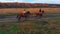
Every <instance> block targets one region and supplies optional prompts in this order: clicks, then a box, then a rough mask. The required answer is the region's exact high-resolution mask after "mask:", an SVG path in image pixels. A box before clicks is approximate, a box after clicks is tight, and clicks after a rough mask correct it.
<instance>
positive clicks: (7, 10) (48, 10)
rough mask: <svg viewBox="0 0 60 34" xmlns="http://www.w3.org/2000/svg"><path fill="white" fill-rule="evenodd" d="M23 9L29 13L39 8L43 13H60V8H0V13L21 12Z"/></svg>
mask: <svg viewBox="0 0 60 34" xmlns="http://www.w3.org/2000/svg"><path fill="white" fill-rule="evenodd" d="M24 9H25V10H26V11H30V12H31V13H35V12H38V11H39V9H42V10H44V11H45V13H60V8H3V9H0V13H21V12H23V11H24Z"/></svg>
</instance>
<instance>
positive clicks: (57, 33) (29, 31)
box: [0, 8, 60, 34]
mask: <svg viewBox="0 0 60 34" xmlns="http://www.w3.org/2000/svg"><path fill="white" fill-rule="evenodd" d="M24 9H26V10H27V11H31V13H35V12H38V10H39V9H40V8H5V9H0V16H2V17H3V16H13V15H16V14H13V13H21V12H23V11H24ZM41 9H42V10H44V11H45V13H46V14H44V16H46V17H51V16H53V17H54V15H55V17H56V16H58V17H60V16H59V15H60V14H59V13H60V8H41ZM4 13H5V14H4ZM1 14H2V15H1ZM12 14H13V15H12ZM44 16H43V17H44ZM58 17H57V18H42V19H35V20H26V21H21V22H4V23H2V22H1V23H0V34H60V18H58ZM3 18H4V17H3Z"/></svg>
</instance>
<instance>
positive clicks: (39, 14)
mask: <svg viewBox="0 0 60 34" xmlns="http://www.w3.org/2000/svg"><path fill="white" fill-rule="evenodd" d="M43 14H44V11H39V12H38V13H35V16H36V17H39V18H41V17H42V16H43Z"/></svg>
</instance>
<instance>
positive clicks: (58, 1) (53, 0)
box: [0, 0, 60, 4]
mask: <svg viewBox="0 0 60 34" xmlns="http://www.w3.org/2000/svg"><path fill="white" fill-rule="evenodd" d="M0 2H19V3H22V2H23V3H47V4H60V0H0Z"/></svg>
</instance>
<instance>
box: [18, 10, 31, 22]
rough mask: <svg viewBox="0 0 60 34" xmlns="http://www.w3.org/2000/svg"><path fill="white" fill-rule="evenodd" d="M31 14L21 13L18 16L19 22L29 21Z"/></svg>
mask: <svg viewBox="0 0 60 34" xmlns="http://www.w3.org/2000/svg"><path fill="white" fill-rule="evenodd" d="M30 14H31V13H30V12H29V11H27V12H26V13H21V14H18V15H17V18H18V21H20V19H21V18H24V19H27V18H28V17H29V15H30Z"/></svg>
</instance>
